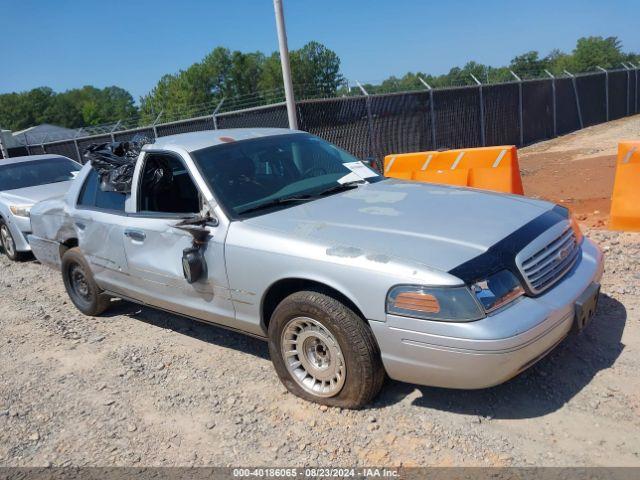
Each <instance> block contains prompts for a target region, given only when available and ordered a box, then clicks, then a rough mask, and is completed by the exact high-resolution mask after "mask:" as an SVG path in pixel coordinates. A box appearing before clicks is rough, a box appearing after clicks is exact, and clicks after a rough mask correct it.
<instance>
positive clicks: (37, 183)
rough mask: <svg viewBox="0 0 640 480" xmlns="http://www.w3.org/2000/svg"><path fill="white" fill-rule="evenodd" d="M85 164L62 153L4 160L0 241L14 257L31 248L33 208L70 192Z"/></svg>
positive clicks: (0, 171)
mask: <svg viewBox="0 0 640 480" xmlns="http://www.w3.org/2000/svg"><path fill="white" fill-rule="evenodd" d="M81 168H82V165H80V164H79V163H76V162H74V161H73V160H71V159H70V158H67V157H63V156H60V155H31V156H24V157H14V158H8V159H5V160H0V242H1V243H2V248H3V250H4V253H5V254H6V255H7V257H9V258H10V259H11V260H20V259H22V258H24V257H25V256H26V255H27V254H28V252H29V251H30V250H31V247H30V246H29V242H28V241H27V235H28V234H29V233H31V222H30V220H29V215H30V211H31V207H32V206H33V205H34V204H35V203H37V202H39V201H41V200H45V199H47V198H52V197H58V196H62V195H64V194H65V193H67V190H68V189H69V186H70V185H71V181H72V180H73V179H74V178H75V176H76V174H77V173H78V172H79V171H80V169H81Z"/></svg>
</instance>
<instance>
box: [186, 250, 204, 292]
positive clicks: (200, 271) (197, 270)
mask: <svg viewBox="0 0 640 480" xmlns="http://www.w3.org/2000/svg"><path fill="white" fill-rule="evenodd" d="M205 266H206V264H205V260H204V257H203V255H202V251H201V250H200V247H190V248H185V249H184V250H183V251H182V272H183V273H184V278H185V279H186V280H187V282H188V283H195V282H197V281H198V280H200V279H201V278H202V276H203V275H204V273H205V270H206V268H205Z"/></svg>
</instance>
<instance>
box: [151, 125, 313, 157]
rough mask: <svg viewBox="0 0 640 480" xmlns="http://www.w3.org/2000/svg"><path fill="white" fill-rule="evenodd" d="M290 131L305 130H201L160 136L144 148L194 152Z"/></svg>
mask: <svg viewBox="0 0 640 480" xmlns="http://www.w3.org/2000/svg"><path fill="white" fill-rule="evenodd" d="M289 133H304V132H301V131H299V130H289V129H288V128H227V129H222V130H203V131H200V132H191V133H180V134H178V135H168V136H166V137H159V138H157V139H156V141H155V142H154V143H153V144H151V145H147V146H145V148H144V150H162V149H163V148H167V147H181V148H184V149H185V150H187V151H188V152H193V151H195V150H200V149H202V148H207V147H213V146H214V145H220V144H221V143H228V142H230V141H239V140H249V139H252V138H260V137H272V136H275V135H287V134H289ZM229 139H232V140H229Z"/></svg>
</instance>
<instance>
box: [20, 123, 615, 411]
mask: <svg viewBox="0 0 640 480" xmlns="http://www.w3.org/2000/svg"><path fill="white" fill-rule="evenodd" d="M158 178H162V179H163V180H162V181H161V182H158V181H157V179H158ZM31 219H32V224H33V235H32V236H31V237H30V242H31V245H32V248H33V251H34V253H35V255H36V256H37V258H38V259H39V260H40V261H41V262H42V263H45V264H49V265H51V266H55V267H57V268H60V269H61V271H62V277H63V280H64V284H65V286H66V289H67V291H68V293H69V296H70V298H71V300H72V301H73V303H74V304H75V305H76V306H77V307H78V308H79V309H80V310H81V311H82V312H83V313H85V314H87V315H98V314H100V313H101V312H103V311H104V310H105V309H106V308H107V307H108V306H109V303H110V299H111V298H112V297H119V298H124V299H128V300H132V301H135V302H139V303H141V304H145V305H150V306H153V307H156V308H160V309H164V310H167V311H171V312H175V313H178V314H181V315H185V316H188V317H191V318H195V319H198V320H201V321H205V322H210V323H214V324H217V325H221V326H224V327H227V328H230V329H234V330H238V331H242V332H245V333H248V334H250V335H254V336H257V337H260V338H264V339H267V340H268V342H269V351H270V355H271V359H272V361H273V363H274V366H275V369H276V371H277V373H278V375H279V377H280V379H281V380H282V382H283V383H284V384H285V385H286V387H287V388H288V389H289V390H290V391H291V392H293V393H294V394H296V395H299V396H301V397H303V398H306V399H308V400H312V401H315V402H319V403H323V404H326V405H333V406H339V407H346V408H357V407H361V406H363V405H364V404H366V403H367V402H369V401H370V400H371V399H372V398H373V397H374V396H375V395H376V394H377V393H378V391H379V389H380V387H381V385H382V383H383V380H384V378H385V372H386V374H388V376H389V377H391V378H393V379H396V380H401V381H406V382H412V383H417V384H423V385H433V386H440V387H451V388H465V389H475V388H484V387H489V386H492V385H496V384H498V383H501V382H504V381H506V380H508V379H509V378H511V377H513V376H514V375H517V374H518V373H519V372H521V371H523V370H524V369H526V368H527V367H529V366H531V365H532V364H533V363H535V362H536V361H537V360H539V359H540V358H542V357H543V356H544V355H545V354H547V353H548V352H549V351H550V350H551V349H553V348H554V347H555V346H556V345H557V344H558V343H559V342H560V341H561V340H562V339H563V338H564V337H565V336H566V335H567V334H569V332H570V331H572V330H580V329H581V328H583V327H584V325H585V324H586V323H587V322H588V320H589V319H590V317H591V315H592V314H593V312H594V310H595V307H596V303H597V298H598V291H599V284H598V282H599V280H600V278H601V275H602V272H603V258H602V253H601V251H600V250H599V249H598V247H597V246H596V245H595V244H594V243H592V242H591V241H590V240H588V239H587V238H584V237H583V236H582V234H581V232H580V229H579V227H578V226H577V224H576V223H575V221H574V220H573V219H572V218H571V216H570V215H569V213H568V211H567V210H566V209H565V208H562V207H559V206H555V205H553V204H550V203H547V202H543V201H539V200H533V199H528V198H524V197H517V196H510V195H502V194H496V193H491V192H485V191H479V190H473V189H467V188H455V187H448V186H441V185H433V184H424V183H417V182H406V181H399V180H393V179H385V178H384V177H381V176H379V175H378V174H376V173H375V172H374V171H373V170H370V169H369V168H368V167H367V166H365V165H364V164H363V163H361V162H359V161H358V160H357V159H355V158H353V157H352V156H351V155H349V154H347V153H346V152H344V151H342V150H340V149H338V148H337V147H335V146H333V145H331V144H329V143H327V142H325V141H323V140H321V139H319V138H317V137H314V136H312V135H309V134H307V133H303V132H295V131H291V130H281V129H256V130H244V129H238V130H217V131H206V132H198V133H188V134H182V135H175V136H170V137H164V138H160V139H158V140H157V141H156V143H155V144H151V145H146V146H145V147H144V148H143V149H142V152H141V153H140V156H139V158H138V160H137V163H136V165H135V173H134V174H133V179H132V183H131V189H130V192H128V193H119V192H118V191H113V190H112V189H109V188H105V186H104V178H103V177H101V175H100V174H99V173H98V172H97V171H96V168H92V166H91V164H87V165H85V167H84V168H83V170H82V171H81V172H80V174H79V175H78V178H77V180H76V181H75V182H74V184H73V186H72V187H71V189H70V191H69V192H68V194H67V195H66V197H65V198H64V199H63V200H50V201H45V202H42V203H40V204H38V205H36V206H35V207H34V208H33V209H32V212H31Z"/></svg>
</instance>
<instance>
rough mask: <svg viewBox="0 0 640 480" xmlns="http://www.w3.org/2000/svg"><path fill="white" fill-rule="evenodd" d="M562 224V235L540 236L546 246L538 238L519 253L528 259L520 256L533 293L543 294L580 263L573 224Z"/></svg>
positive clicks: (521, 271)
mask: <svg viewBox="0 0 640 480" xmlns="http://www.w3.org/2000/svg"><path fill="white" fill-rule="evenodd" d="M559 227H561V228H562V230H561V233H560V234H559V235H557V234H553V236H552V237H551V239H550V241H549V239H548V237H549V235H548V234H547V235H541V236H540V237H539V239H540V240H542V242H543V245H538V244H537V243H539V241H538V242H537V241H534V242H532V244H530V245H529V246H527V248H525V249H524V250H523V252H521V253H520V254H519V255H518V257H524V258H518V257H517V258H516V263H517V264H518V268H519V269H520V273H522V276H523V277H524V279H525V280H526V282H527V284H528V286H529V289H530V290H531V291H532V292H533V293H536V294H537V293H541V292H543V291H545V290H546V289H548V288H549V287H551V286H552V285H553V284H554V283H556V282H557V281H558V280H560V279H561V278H562V277H563V276H564V275H565V273H567V271H569V269H570V268H571V267H572V266H573V264H574V263H575V262H576V260H577V258H578V254H579V253H580V248H579V245H578V242H577V239H576V235H575V233H574V231H573V229H572V228H571V226H570V225H567V224H566V223H563V224H562V225H559ZM549 233H553V232H549ZM537 240H538V239H537ZM547 242H548V243H547ZM536 247H537V248H536ZM532 249H535V251H534V253H531V250H532ZM522 254H524V255H522Z"/></svg>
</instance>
